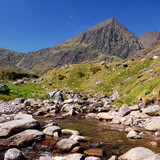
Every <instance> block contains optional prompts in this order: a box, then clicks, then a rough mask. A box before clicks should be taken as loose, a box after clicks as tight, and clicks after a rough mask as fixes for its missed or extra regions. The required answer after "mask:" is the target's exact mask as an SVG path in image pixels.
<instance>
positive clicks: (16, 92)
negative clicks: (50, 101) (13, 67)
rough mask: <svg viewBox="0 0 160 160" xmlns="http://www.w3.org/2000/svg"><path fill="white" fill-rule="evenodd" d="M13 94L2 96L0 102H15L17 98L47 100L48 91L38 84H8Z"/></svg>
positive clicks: (0, 95)
mask: <svg viewBox="0 0 160 160" xmlns="http://www.w3.org/2000/svg"><path fill="white" fill-rule="evenodd" d="M6 85H7V86H8V87H9V89H10V90H11V92H10V93H9V94H8V95H3V94H0V100H5V101H9V100H13V99H15V98H37V99H47V98H48V97H47V92H46V89H44V88H42V87H41V86H39V85H37V84H32V83H29V84H21V85H20V86H14V85H12V84H11V83H7V84H6Z"/></svg>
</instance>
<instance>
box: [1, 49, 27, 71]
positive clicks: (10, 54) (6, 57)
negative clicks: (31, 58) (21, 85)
mask: <svg viewBox="0 0 160 160" xmlns="http://www.w3.org/2000/svg"><path fill="white" fill-rule="evenodd" d="M23 56H24V53H20V52H15V51H12V50H8V49H5V48H1V47H0V69H4V70H18V68H17V67H16V66H15V65H16V64H17V63H18V62H19V61H20V60H22V58H23Z"/></svg>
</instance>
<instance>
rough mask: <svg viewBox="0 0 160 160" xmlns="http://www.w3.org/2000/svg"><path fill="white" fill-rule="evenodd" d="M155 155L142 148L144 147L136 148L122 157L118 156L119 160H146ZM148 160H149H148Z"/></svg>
mask: <svg viewBox="0 0 160 160" xmlns="http://www.w3.org/2000/svg"><path fill="white" fill-rule="evenodd" d="M153 155H155V153H154V152H152V151H151V150H150V149H147V148H144V147H136V148H133V149H131V150H129V151H128V152H126V153H125V154H123V155H122V156H120V157H119V158H118V159H119V160H146V159H147V158H150V157H152V156H153ZM148 160H149V159H148Z"/></svg>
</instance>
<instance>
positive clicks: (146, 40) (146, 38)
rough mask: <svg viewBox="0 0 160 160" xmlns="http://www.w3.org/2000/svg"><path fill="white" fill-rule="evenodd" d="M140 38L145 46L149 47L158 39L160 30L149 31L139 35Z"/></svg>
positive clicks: (159, 38)
mask: <svg viewBox="0 0 160 160" xmlns="http://www.w3.org/2000/svg"><path fill="white" fill-rule="evenodd" d="M140 40H141V42H142V43H143V45H144V46H145V48H147V47H150V46H151V45H152V44H153V43H155V42H156V41H158V40H160V32H157V31H151V32H147V33H145V34H143V35H142V36H140Z"/></svg>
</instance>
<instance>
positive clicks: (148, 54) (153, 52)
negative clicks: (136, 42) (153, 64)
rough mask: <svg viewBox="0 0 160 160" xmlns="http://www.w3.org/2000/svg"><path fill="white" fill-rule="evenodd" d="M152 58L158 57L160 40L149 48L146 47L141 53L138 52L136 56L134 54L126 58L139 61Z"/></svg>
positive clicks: (159, 54)
mask: <svg viewBox="0 0 160 160" xmlns="http://www.w3.org/2000/svg"><path fill="white" fill-rule="evenodd" d="M154 56H159V57H160V40H159V41H156V42H155V43H153V44H152V45H151V46H150V47H148V48H146V49H144V50H142V51H138V52H137V53H136V54H134V55H133V56H130V57H128V58H129V59H136V60H141V59H148V58H152V57H154Z"/></svg>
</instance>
